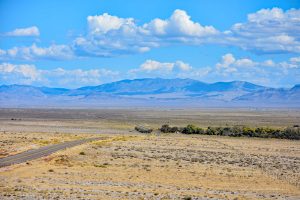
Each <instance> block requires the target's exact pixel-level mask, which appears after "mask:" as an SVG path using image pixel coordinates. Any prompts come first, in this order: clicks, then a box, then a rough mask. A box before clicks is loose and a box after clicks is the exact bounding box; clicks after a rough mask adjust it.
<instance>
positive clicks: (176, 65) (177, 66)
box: [130, 60, 192, 75]
mask: <svg viewBox="0 0 300 200" xmlns="http://www.w3.org/2000/svg"><path fill="white" fill-rule="evenodd" d="M191 69H192V67H191V66H190V65H189V64H188V63H184V62H183V61H180V60H178V61H175V62H159V61H156V60H146V61H145V62H144V63H142V64H141V65H140V67H139V68H137V69H132V70H130V73H138V72H142V73H143V72H146V73H153V74H156V73H159V74H161V73H163V74H164V75H166V74H171V73H172V72H176V71H189V70H191Z"/></svg>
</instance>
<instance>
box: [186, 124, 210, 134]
mask: <svg viewBox="0 0 300 200" xmlns="http://www.w3.org/2000/svg"><path fill="white" fill-rule="evenodd" d="M182 133H184V134H204V133H205V131H204V130H203V129H202V128H199V127H197V126H195V125H192V124H189V125H187V126H186V127H184V128H183V130H182Z"/></svg>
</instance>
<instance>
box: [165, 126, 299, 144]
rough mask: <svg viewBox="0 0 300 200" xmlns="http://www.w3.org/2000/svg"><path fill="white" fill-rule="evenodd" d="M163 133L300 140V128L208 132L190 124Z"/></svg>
mask: <svg viewBox="0 0 300 200" xmlns="http://www.w3.org/2000/svg"><path fill="white" fill-rule="evenodd" d="M160 131H161V132H163V133H174V132H180V133H183V134H205V135H221V136H230V137H242V136H244V137H260V138H281V139H294V140H300V127H297V126H296V127H295V126H293V127H288V128H285V129H282V130H281V129H275V128H270V127H257V128H250V127H246V126H232V127H231V126H226V127H208V128H207V129H206V130H204V129H202V128H200V127H197V126H195V125H192V124H189V125H187V126H186V127H183V128H178V127H170V126H169V125H163V126H162V127H161V128H160Z"/></svg>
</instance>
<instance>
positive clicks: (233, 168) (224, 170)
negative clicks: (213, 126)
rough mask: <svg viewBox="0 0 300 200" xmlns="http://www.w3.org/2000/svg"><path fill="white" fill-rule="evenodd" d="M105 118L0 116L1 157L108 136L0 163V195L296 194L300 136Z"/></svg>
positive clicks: (157, 196)
mask: <svg viewBox="0 0 300 200" xmlns="http://www.w3.org/2000/svg"><path fill="white" fill-rule="evenodd" d="M0 115H1V114H0ZM274 118H276V116H274ZM274 118H273V119H274ZM103 120H105V121H100V122H99V121H98V122H97V121H95V120H94V119H86V120H84V119H62V120H57V119H52V120H51V119H43V118H39V119H34V118H32V117H31V118H22V120H20V121H11V120H10V119H4V118H2V119H1V120H0V124H1V131H0V137H1V150H2V152H6V155H8V154H14V153H16V152H19V151H22V150H26V149H29V148H32V145H36V146H42V145H47V144H52V143H57V142H62V141H68V140H72V139H77V138H84V137H91V136H108V139H106V140H104V141H97V142H91V143H88V144H84V145H80V146H77V147H73V148H70V149H67V150H63V151H59V152H57V153H55V154H52V155H50V156H47V157H44V158H41V159H37V160H34V161H30V162H28V163H23V164H18V165H14V166H10V167H5V168H1V169H0V199H190V198H192V199H295V200H296V199H300V185H299V183H300V142H299V141H291V140H279V139H255V138H254V139H253V138H230V137H216V136H197V135H179V134H170V135H165V134H158V133H154V134H152V135H143V134H138V133H135V132H131V131H132V124H131V123H132V122H131V121H130V120H129V123H126V122H123V121H121V122H120V124H117V123H115V120H112V121H110V120H108V119H103ZM104 122H105V123H104ZM151 123H153V122H151V121H150V124H151ZM200 123H201V122H200ZM289 123H293V122H289ZM22 127H26V128H25V129H22ZM99 129H101V130H99ZM32 130H33V131H32ZM40 131H41V132H40ZM97 131H99V132H97ZM101 131H102V132H101ZM103 131H104V132H103ZM36 146H34V147H36Z"/></svg>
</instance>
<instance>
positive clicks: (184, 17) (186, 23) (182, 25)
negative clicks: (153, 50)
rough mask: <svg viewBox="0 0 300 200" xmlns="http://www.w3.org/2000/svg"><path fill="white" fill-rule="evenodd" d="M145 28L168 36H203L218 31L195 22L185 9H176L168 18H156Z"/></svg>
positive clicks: (152, 33)
mask: <svg viewBox="0 0 300 200" xmlns="http://www.w3.org/2000/svg"><path fill="white" fill-rule="evenodd" d="M143 28H144V29H145V30H146V31H147V32H148V33H149V34H151V35H159V36H160V35H165V36H168V37H172V36H182V37H203V36H210V35H215V34H217V33H218V31H217V30H216V29H215V28H214V27H213V26H202V25H201V24H199V23H197V22H193V21H192V20H191V17H190V16H189V15H188V14H187V13H186V11H184V10H179V9H177V10H175V11H174V12H173V14H172V15H171V17H170V18H169V19H166V20H162V19H154V20H152V21H151V22H150V23H148V24H144V25H143Z"/></svg>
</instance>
